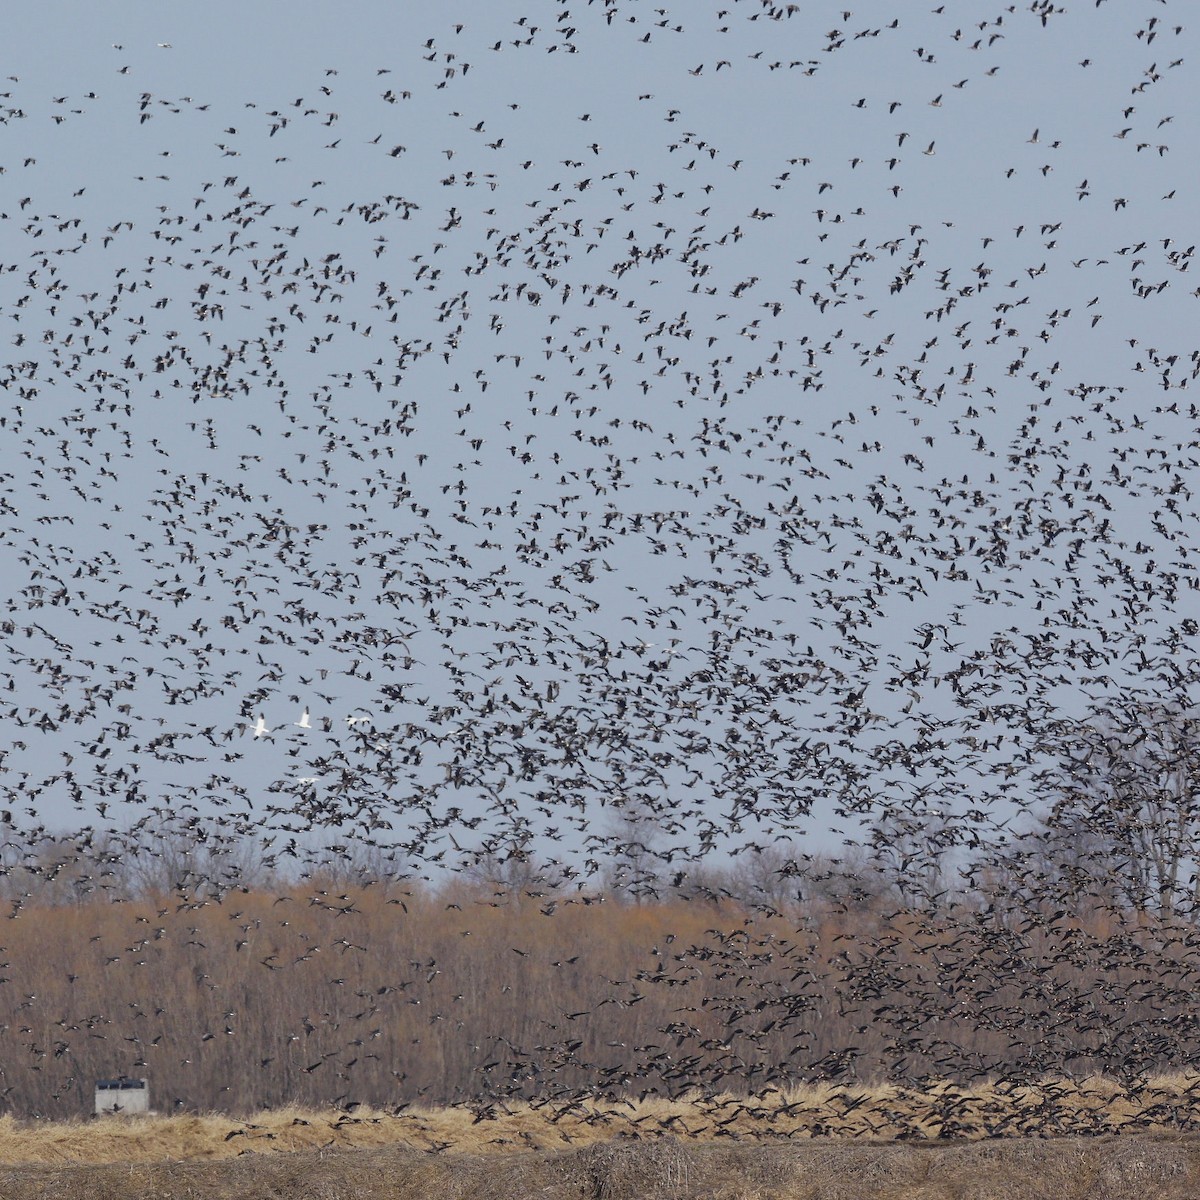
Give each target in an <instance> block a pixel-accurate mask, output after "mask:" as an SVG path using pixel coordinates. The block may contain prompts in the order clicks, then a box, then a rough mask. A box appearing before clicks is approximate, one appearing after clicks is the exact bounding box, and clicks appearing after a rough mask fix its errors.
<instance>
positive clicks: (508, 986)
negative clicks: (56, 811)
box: [0, 846, 1200, 1117]
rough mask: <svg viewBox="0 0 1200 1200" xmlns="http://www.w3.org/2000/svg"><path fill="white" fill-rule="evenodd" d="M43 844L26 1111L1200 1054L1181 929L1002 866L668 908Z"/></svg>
mask: <svg viewBox="0 0 1200 1200" xmlns="http://www.w3.org/2000/svg"><path fill="white" fill-rule="evenodd" d="M46 849H47V848H46V847H43V851H45V850H46ZM60 849H63V847H61V846H60ZM49 857H50V858H52V856H49ZM66 858H67V855H66V852H65V850H64V860H65V859H66ZM98 858H99V856H93V860H92V862H93V868H94V866H95V862H96V861H97V860H98ZM43 860H44V861H42V863H41V865H40V867H39V868H38V870H37V871H34V872H32V873H30V872H29V871H25V875H26V881H25V883H24V884H23V885H22V886H21V888H19V889H17V891H18V892H19V894H17V895H13V894H12V892H13V886H14V880H15V879H16V878H17V877H18V876H20V875H21V874H22V871H21V870H17V869H13V870H10V872H9V875H8V876H7V880H8V884H9V887H10V895H9V908H8V912H7V916H8V919H7V920H5V921H3V922H0V944H2V946H3V950H2V957H0V1092H2V1097H3V1101H2V1102H3V1108H4V1110H6V1111H10V1112H13V1113H15V1114H19V1115H30V1114H40V1115H45V1116H54V1117H61V1116H69V1115H73V1114H79V1113H83V1112H87V1111H90V1108H91V1102H92V1087H93V1084H94V1081H95V1080H96V1079H97V1078H104V1077H109V1076H113V1075H118V1074H125V1075H130V1076H146V1077H147V1078H148V1079H149V1080H150V1086H151V1097H152V1102H153V1104H154V1107H155V1108H156V1109H158V1110H159V1111H168V1112H169V1111H183V1110H209V1109H220V1110H225V1111H230V1112H248V1111H252V1110H255V1109H261V1108H263V1107H274V1106H278V1105H281V1104H284V1103H287V1102H291V1101H296V1102H300V1103H303V1104H306V1105H317V1106H321V1105H329V1104H340V1105H346V1104H351V1103H353V1102H362V1103H367V1104H371V1105H378V1106H382V1107H386V1106H395V1105H398V1104H404V1103H414V1102H421V1103H446V1102H455V1101H474V1102H481V1103H487V1102H490V1101H495V1100H501V1099H503V1098H505V1097H522V1098H541V1099H546V1100H551V1101H566V1100H568V1099H570V1098H572V1097H577V1096H580V1095H584V1094H592V1095H597V1094H604V1095H607V1096H621V1095H625V1096H634V1097H640V1096H643V1095H662V1096H673V1097H677V1096H683V1095H687V1094H689V1093H691V1092H693V1091H694V1090H695V1089H697V1088H699V1089H704V1090H708V1091H718V1090H728V1091H732V1092H742V1093H748V1092H752V1091H757V1090H760V1089H762V1088H764V1087H770V1086H775V1087H782V1088H786V1087H787V1086H788V1085H789V1084H794V1083H802V1082H807V1081H813V1080H817V1079H838V1080H841V1081H850V1080H855V1079H857V1080H863V1081H878V1080H884V1079H889V1080H894V1081H905V1082H913V1083H919V1082H920V1081H921V1080H922V1079H926V1078H929V1077H939V1078H952V1079H958V1080H963V1081H966V1080H971V1079H978V1078H980V1077H982V1076H986V1075H990V1076H993V1077H1004V1078H1008V1079H1013V1078H1022V1077H1036V1076H1041V1075H1043V1074H1045V1073H1048V1072H1049V1073H1053V1072H1062V1073H1066V1074H1070V1075H1076V1076H1080V1075H1085V1074H1089V1073H1094V1072H1104V1073H1107V1074H1112V1075H1116V1076H1120V1077H1123V1078H1131V1077H1136V1076H1137V1075H1139V1074H1140V1073H1149V1072H1154V1071H1159V1070H1175V1069H1179V1068H1180V1067H1181V1066H1183V1065H1186V1064H1188V1063H1195V1062H1197V1061H1198V1060H1200V1030H1198V1029H1197V1025H1198V1024H1200V1022H1197V1021H1196V1020H1195V1019H1194V1013H1193V1010H1194V1004H1193V984H1194V980H1195V978H1196V975H1197V973H1198V972H1200V933H1198V931H1197V930H1196V928H1195V927H1194V926H1193V925H1192V924H1191V923H1189V922H1186V921H1183V920H1180V919H1178V918H1175V917H1171V918H1165V917H1151V916H1148V915H1146V914H1144V913H1136V912H1132V913H1131V912H1125V911H1122V910H1120V909H1119V908H1118V907H1116V906H1107V907H1106V906H1105V905H1103V904H1099V903H1096V904H1092V905H1088V906H1085V907H1077V908H1073V909H1072V910H1071V911H1067V909H1066V908H1065V907H1064V906H1063V905H1062V904H1061V903H1056V902H1055V900H1054V899H1053V897H1052V896H1050V897H1047V895H1046V893H1045V892H1042V893H1038V894H1036V895H1035V894H1032V893H1028V889H1026V893H1028V894H1023V892H1022V889H1021V888H1020V887H1018V886H1016V884H1015V883H1014V880H1013V878H1012V877H1011V876H1009V877H1007V878H1005V879H1000V880H996V879H992V880H990V881H989V879H988V878H987V877H986V876H985V875H983V874H977V876H976V883H977V884H978V887H977V889H976V890H975V891H974V892H973V893H971V894H967V893H965V892H962V891H958V892H955V893H953V894H951V893H950V892H948V891H946V890H945V889H940V890H941V891H943V892H944V893H945V894H943V895H940V896H933V897H932V899H930V898H928V897H927V898H926V900H924V901H921V902H920V903H915V902H914V901H913V898H912V897H911V896H910V897H907V898H906V897H903V896H901V895H899V893H898V891H897V889H896V887H895V886H892V885H891V884H889V883H888V881H887V879H886V877H885V876H884V875H883V874H879V873H877V874H875V875H872V873H871V868H870V866H869V864H868V863H867V862H866V860H863V861H858V862H848V861H845V860H843V861H841V862H838V861H836V860H823V861H818V860H817V859H815V858H814V859H811V860H809V861H808V862H807V863H806V864H805V867H806V870H805V871H804V872H802V873H800V874H796V873H795V872H794V871H792V870H790V869H787V868H785V869H783V870H782V871H781V870H780V869H775V870H773V871H768V872H767V873H766V876H765V878H766V879H767V881H768V882H770V881H772V880H773V881H774V883H775V884H776V885H778V890H779V894H775V895H767V894H766V892H765V891H764V888H763V887H762V886H761V883H760V884H756V883H755V882H754V881H753V879H751V878H749V877H743V878H740V879H739V877H738V868H730V869H729V870H728V871H727V872H726V873H724V874H721V873H719V872H710V873H709V874H708V876H707V877H699V876H697V877H695V878H693V879H692V880H691V881H690V882H689V883H687V884H686V886H685V885H684V884H683V882H682V881H680V886H679V888H677V889H676V891H675V892H673V893H671V892H668V891H666V890H664V891H662V892H660V894H659V896H658V897H657V898H655V897H654V896H653V895H649V894H646V893H644V892H639V893H637V894H633V893H631V892H630V891H629V890H628V889H622V888H621V887H619V886H614V887H612V888H610V889H607V890H593V891H582V890H577V889H575V888H568V887H552V886H549V885H547V884H546V883H544V882H539V883H531V882H529V881H528V880H523V879H522V878H521V874H522V871H521V870H520V869H518V868H520V866H521V864H520V863H519V862H509V863H507V864H504V863H501V864H495V863H493V864H490V865H489V864H482V865H477V869H476V870H475V872H474V873H467V874H465V875H460V876H455V875H447V877H446V880H445V881H444V882H443V883H441V884H439V885H437V886H434V885H433V884H430V883H420V884H415V883H413V882H411V881H410V882H404V881H399V880H397V879H395V878H392V877H389V876H387V875H385V874H378V875H375V876H373V877H371V876H370V872H369V870H368V867H369V864H364V863H362V862H359V863H358V864H357V865H355V864H350V865H347V864H345V863H342V864H340V865H338V866H336V867H331V868H330V869H329V870H328V871H327V872H326V873H324V874H322V872H321V870H320V869H319V868H316V867H314V868H312V869H310V870H309V871H308V872H307V877H306V878H304V879H292V880H290V881H289V880H286V879H284V878H282V877H276V878H273V879H260V880H259V882H258V883H253V878H254V877H253V873H252V872H249V871H248V872H247V875H246V878H247V880H250V881H251V882H248V883H244V884H242V885H241V886H239V887H229V888H226V889H223V890H221V891H220V892H219V893H218V892H216V891H212V890H210V891H209V893H208V894H204V889H203V888H200V889H196V888H192V889H190V890H189V889H188V888H179V889H175V890H173V891H172V890H167V889H163V890H159V891H155V890H153V889H151V888H144V889H142V890H140V891H139V890H137V889H132V888H130V887H128V886H122V887H121V888H116V887H112V888H104V887H98V886H88V887H81V886H80V885H79V883H78V880H76V881H74V882H72V881H71V879H70V875H71V870H70V869H69V863H68V862H66V861H64V862H63V864H62V866H61V869H60V870H58V871H57V872H55V871H54V869H53V867H52V866H49V867H48V866H47V865H46V864H47V862H48V861H49V858H48V857H47V856H46V855H43ZM28 861H29V860H27V861H26V866H28ZM789 861H790V860H789ZM351 867H353V871H352V870H351ZM99 869H100V870H104V869H111V870H112V871H113V872H114V877H117V876H119V875H120V872H122V871H128V870H129V869H130V864H129V863H128V862H125V863H122V862H120V861H114V862H112V863H110V865H109V867H108V868H104V867H100V868H99ZM354 871H357V872H358V873H359V875H360V876H367V877H365V878H363V877H360V878H358V879H357V880H355V879H351V878H348V877H347V874H348V873H349V874H353V873H354ZM751 874H753V872H751ZM514 876H515V877H514ZM29 880H35V881H37V880H40V881H41V884H42V885H44V887H43V890H42V891H41V893H40V894H39V892H38V888H37V887H33V886H30V885H29ZM92 882H93V883H95V882H96V881H95V880H93V881H92ZM128 883H129V880H128V879H126V880H125V884H128ZM252 883H253V886H252V885H251V884H252ZM264 884H266V885H269V886H264ZM739 889H741V894H740V895H739V894H738V892H739ZM60 892H61V894H59V893H60Z"/></svg>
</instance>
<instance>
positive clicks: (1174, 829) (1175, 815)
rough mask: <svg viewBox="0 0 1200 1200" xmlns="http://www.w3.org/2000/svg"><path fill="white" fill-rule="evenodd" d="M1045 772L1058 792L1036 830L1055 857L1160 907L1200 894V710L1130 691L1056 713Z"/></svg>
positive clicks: (1171, 908) (1135, 904)
mask: <svg viewBox="0 0 1200 1200" xmlns="http://www.w3.org/2000/svg"><path fill="white" fill-rule="evenodd" d="M1051 748H1052V749H1053V752H1054V754H1055V757H1056V759H1057V761H1056V763H1055V764H1054V766H1053V767H1052V768H1051V769H1050V770H1049V771H1048V772H1046V773H1045V774H1044V776H1043V779H1044V780H1045V781H1048V782H1050V783H1052V784H1053V785H1054V787H1055V790H1056V792H1057V798H1056V800H1055V802H1054V804H1053V806H1052V808H1051V810H1050V812H1049V813H1048V814H1047V815H1046V816H1045V817H1044V818H1043V828H1042V830H1041V831H1040V834H1039V837H1040V840H1041V842H1042V844H1043V848H1044V849H1046V850H1047V851H1049V856H1050V864H1051V865H1052V866H1054V867H1055V869H1057V870H1058V871H1060V872H1062V873H1063V874H1064V877H1065V876H1073V877H1075V878H1076V879H1077V880H1078V879H1079V878H1081V877H1082V876H1084V875H1089V876H1093V877H1095V878H1097V879H1108V880H1110V881H1111V882H1113V883H1114V884H1115V885H1116V886H1117V888H1118V890H1119V892H1120V894H1121V895H1122V897H1123V898H1124V900H1125V902H1126V903H1127V904H1128V905H1129V906H1131V907H1132V908H1134V909H1136V910H1138V911H1142V912H1151V911H1156V912H1157V913H1158V914H1159V915H1160V916H1166V915H1168V914H1171V913H1181V912H1183V911H1184V910H1189V911H1190V910H1193V909H1195V908H1196V906H1197V903H1198V901H1200V876H1198V875H1197V870H1196V868H1197V859H1198V852H1200V712H1198V711H1197V710H1196V709H1195V708H1193V707H1191V706H1184V705H1174V704H1170V703H1163V702H1159V701H1146V700H1139V699H1130V700H1128V701H1125V702H1123V703H1120V704H1110V705H1107V706H1105V707H1103V708H1099V709H1096V710H1094V711H1093V712H1092V713H1090V714H1089V715H1088V716H1087V717H1085V718H1083V719H1082V720H1076V721H1064V722H1060V723H1059V724H1058V726H1057V728H1056V729H1055V730H1054V733H1053V736H1052V740H1051Z"/></svg>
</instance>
